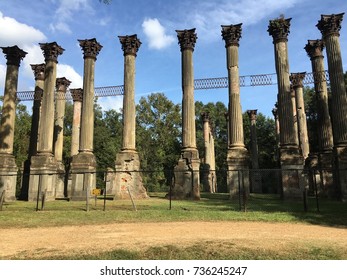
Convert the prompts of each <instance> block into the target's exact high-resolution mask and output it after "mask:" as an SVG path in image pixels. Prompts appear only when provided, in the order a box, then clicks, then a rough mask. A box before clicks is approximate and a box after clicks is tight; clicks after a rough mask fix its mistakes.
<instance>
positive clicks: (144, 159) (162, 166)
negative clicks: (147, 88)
mask: <svg viewBox="0 0 347 280" xmlns="http://www.w3.org/2000/svg"><path fill="white" fill-rule="evenodd" d="M136 111H137V118H136V120H137V128H136V140H137V149H138V151H139V154H140V159H141V166H142V169H144V170H151V171H152V170H155V171H157V172H148V173H144V174H143V175H144V181H145V182H144V183H145V185H146V186H147V188H148V189H149V190H150V191H153V190H159V189H161V188H163V187H165V185H167V184H169V183H170V181H171V179H172V175H173V174H172V172H171V171H172V170H173V167H174V166H175V165H176V164H177V161H178V158H179V154H180V148H181V146H180V135H181V115H180V112H181V108H180V105H177V104H174V103H173V102H172V101H170V100H168V99H167V97H166V96H165V95H164V94H163V93H152V94H150V95H149V96H147V97H142V98H141V99H140V101H139V104H138V105H137V106H136Z"/></svg>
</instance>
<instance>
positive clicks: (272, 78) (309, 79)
mask: <svg viewBox="0 0 347 280" xmlns="http://www.w3.org/2000/svg"><path fill="white" fill-rule="evenodd" d="M315 81H325V82H327V83H329V74H328V71H323V72H316V73H306V75H305V78H304V80H303V84H304V85H308V84H313V83H315ZM270 85H277V75H276V74H260V75H248V76H240V87H247V86H252V87H254V86H270ZM217 88H228V78H227V77H219V78H206V79H195V80H194V89H195V90H203V89H217ZM94 94H95V97H105V96H117V95H123V94H124V86H123V85H119V86H106V87H96V88H95V92H94ZM37 98H39V95H37V96H36V97H35V92H34V91H18V92H17V99H18V100H19V101H29V100H34V99H37ZM56 98H57V99H66V100H72V97H71V93H70V91H69V90H67V92H66V94H65V95H61V96H57V97H56Z"/></svg>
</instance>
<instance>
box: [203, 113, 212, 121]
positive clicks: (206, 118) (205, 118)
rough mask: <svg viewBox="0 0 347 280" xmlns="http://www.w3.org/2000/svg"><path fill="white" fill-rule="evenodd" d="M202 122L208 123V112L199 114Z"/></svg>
mask: <svg viewBox="0 0 347 280" xmlns="http://www.w3.org/2000/svg"><path fill="white" fill-rule="evenodd" d="M201 117H202V121H203V122H209V121H210V114H209V112H202V113H201Z"/></svg>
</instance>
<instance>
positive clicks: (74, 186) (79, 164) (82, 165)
mask: <svg viewBox="0 0 347 280" xmlns="http://www.w3.org/2000/svg"><path fill="white" fill-rule="evenodd" d="M95 188H96V160H95V156H94V154H92V153H79V154H77V155H75V156H73V158H72V162H71V197H70V198H71V200H86V199H87V197H88V196H89V194H90V192H91V191H92V189H95Z"/></svg>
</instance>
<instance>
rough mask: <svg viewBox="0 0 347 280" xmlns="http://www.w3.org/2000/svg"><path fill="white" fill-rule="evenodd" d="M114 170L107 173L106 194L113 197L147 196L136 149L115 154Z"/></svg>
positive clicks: (142, 197) (136, 197) (144, 197)
mask: <svg viewBox="0 0 347 280" xmlns="http://www.w3.org/2000/svg"><path fill="white" fill-rule="evenodd" d="M115 169H116V170H115V172H114V173H111V174H108V178H107V180H108V181H109V183H108V186H109V188H108V191H107V193H108V194H112V195H114V199H130V195H131V197H132V198H134V199H146V198H148V195H147V192H146V189H145V187H144V186H143V181H142V175H141V172H140V158H139V155H138V153H137V152H136V151H132V150H126V151H121V152H120V153H118V154H117V158H116V162H115Z"/></svg>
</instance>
